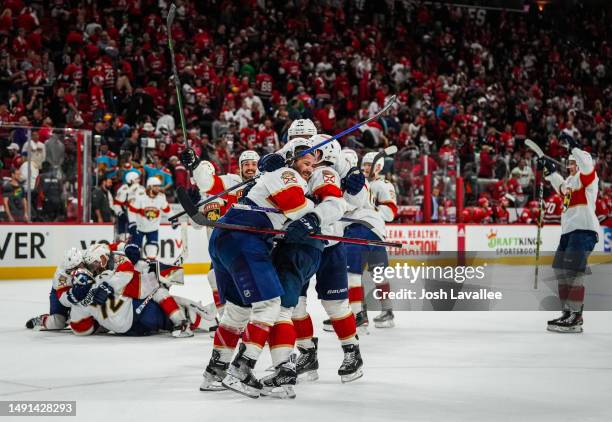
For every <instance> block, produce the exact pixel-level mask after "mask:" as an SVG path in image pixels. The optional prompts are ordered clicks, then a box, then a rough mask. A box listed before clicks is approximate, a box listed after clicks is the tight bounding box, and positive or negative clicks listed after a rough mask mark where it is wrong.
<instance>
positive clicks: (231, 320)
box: [200, 154, 316, 398]
mask: <svg viewBox="0 0 612 422" xmlns="http://www.w3.org/2000/svg"><path fill="white" fill-rule="evenodd" d="M273 157H274V155H272V156H271V157H269V159H265V158H266V157H264V158H262V159H261V160H260V164H261V166H260V167H259V169H260V171H265V173H264V174H263V175H262V176H260V177H259V178H258V179H257V182H256V183H255V185H254V186H253V187H252V188H251V189H250V190H249V192H248V193H247V194H246V196H245V197H243V199H242V200H243V201H244V203H245V204H247V205H255V206H260V207H270V206H271V205H272V207H274V208H276V209H278V210H280V211H281V213H279V214H275V213H270V214H264V213H257V212H251V211H246V210H241V209H237V208H231V209H230V210H229V211H228V212H227V214H225V215H224V216H223V217H222V218H221V220H220V221H221V222H224V223H230V224H239V225H243V226H245V225H246V226H251V227H257V228H264V229H265V228H268V229H270V228H273V229H281V228H282V227H283V225H284V224H285V222H286V221H287V219H291V220H296V221H300V223H298V225H297V226H294V227H293V228H291V230H295V231H299V230H301V229H305V230H307V231H308V230H309V228H307V227H306V228H304V225H306V226H307V225H308V224H315V223H316V222H313V219H312V210H313V209H314V203H313V202H312V201H311V200H310V199H308V198H306V196H305V193H306V192H307V190H308V186H307V183H306V181H305V180H304V179H303V178H302V176H301V175H300V172H302V171H300V172H298V171H297V170H295V169H294V168H289V167H280V168H276V169H274V170H273V169H272V168H271V167H268V165H272V164H274V165H276V164H277V162H278V161H284V160H282V159H281V160H278V159H275V158H273ZM314 162H315V157H314V155H312V154H308V155H306V156H304V157H301V158H300V159H298V160H296V162H295V164H294V165H295V166H297V167H296V168H302V169H303V168H304V167H310V168H312V166H313V165H314ZM302 217H304V218H305V220H302ZM298 226H299V227H298ZM311 228H312V229H313V230H314V227H311ZM287 230H288V231H290V228H288V229H287ZM271 240H272V236H271V235H267V234H263V233H252V232H243V231H232V230H223V229H217V228H215V229H214V230H213V233H212V235H211V238H210V243H209V253H210V256H211V260H212V262H213V266H214V267H215V271H216V275H217V285H218V288H219V294H220V299H221V300H222V301H223V300H225V303H226V305H225V310H224V312H223V316H222V317H221V321H220V322H219V327H218V329H217V331H216V332H215V339H214V346H213V352H212V357H211V359H210V362H209V364H208V366H207V367H206V370H205V372H204V380H203V382H202V385H201V386H200V389H201V390H203V391H207V390H212V389H215V388H222V387H221V380H223V381H222V384H223V386H225V387H226V388H229V389H232V390H234V391H237V392H239V393H241V394H245V395H247V396H249V397H254V398H256V397H259V395H260V393H261V389H262V385H261V383H260V382H259V381H258V380H257V379H256V378H255V376H254V375H253V372H252V370H253V368H254V366H255V363H256V362H257V359H258V358H259V355H260V354H261V350H262V348H263V347H264V345H265V343H266V341H267V340H268V336H269V332H270V327H271V326H273V325H274V323H275V322H276V321H277V320H278V317H279V315H280V310H281V299H280V296H281V295H282V294H283V292H284V291H283V288H282V285H281V282H280V280H279V277H278V273H277V271H276V269H275V267H274V265H273V262H272V257H271V256H270V252H271ZM241 337H242V339H243V342H242V343H241V344H240V347H239V350H238V354H237V355H236V356H235V357H234V359H233V361H232V363H231V364H230V363H229V362H230V360H231V359H232V354H233V351H234V349H235V348H236V345H237V344H238V340H239V339H240V338H241Z"/></svg>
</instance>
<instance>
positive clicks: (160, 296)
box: [153, 287, 186, 325]
mask: <svg viewBox="0 0 612 422" xmlns="http://www.w3.org/2000/svg"><path fill="white" fill-rule="evenodd" d="M153 300H154V301H155V302H157V303H158V304H159V307H160V308H162V311H164V314H166V316H167V317H168V318H169V319H170V321H172V323H173V324H174V325H178V324H179V323H181V322H183V321H185V319H186V317H185V312H183V310H182V309H181V308H180V307H179V305H178V303H176V301H175V300H174V298H173V297H172V296H170V292H168V290H167V289H164V288H163V287H160V288H159V289H158V290H157V291H156V292H155V294H154V295H153Z"/></svg>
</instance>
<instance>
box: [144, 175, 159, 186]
mask: <svg viewBox="0 0 612 422" xmlns="http://www.w3.org/2000/svg"><path fill="white" fill-rule="evenodd" d="M161 185H162V182H161V180H159V177H155V176H153V177H149V178H148V179H147V187H148V188H150V187H153V186H161Z"/></svg>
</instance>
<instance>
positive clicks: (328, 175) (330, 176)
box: [323, 170, 336, 184]
mask: <svg viewBox="0 0 612 422" xmlns="http://www.w3.org/2000/svg"><path fill="white" fill-rule="evenodd" d="M323 182H324V183H334V184H335V183H336V175H335V174H334V172H332V171H329V170H323Z"/></svg>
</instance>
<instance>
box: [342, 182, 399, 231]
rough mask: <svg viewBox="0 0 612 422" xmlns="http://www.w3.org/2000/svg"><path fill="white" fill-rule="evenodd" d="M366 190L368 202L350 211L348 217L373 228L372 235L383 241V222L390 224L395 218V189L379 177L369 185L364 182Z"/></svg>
mask: <svg viewBox="0 0 612 422" xmlns="http://www.w3.org/2000/svg"><path fill="white" fill-rule="evenodd" d="M366 189H368V191H369V194H370V195H369V200H368V201H367V202H366V203H365V205H363V206H362V207H359V208H355V209H354V210H352V211H351V212H350V213H349V215H350V217H351V218H354V219H357V220H363V221H366V222H368V223H370V224H371V225H372V226H374V228H373V231H374V233H376V235H377V236H379V237H380V238H381V239H384V238H385V222H391V221H393V220H394V219H395V217H397V199H396V194H395V188H394V187H393V185H392V184H391V183H390V182H388V181H387V180H385V179H384V178H382V177H381V178H378V179H376V180H374V181H372V182H371V183H368V182H366Z"/></svg>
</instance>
